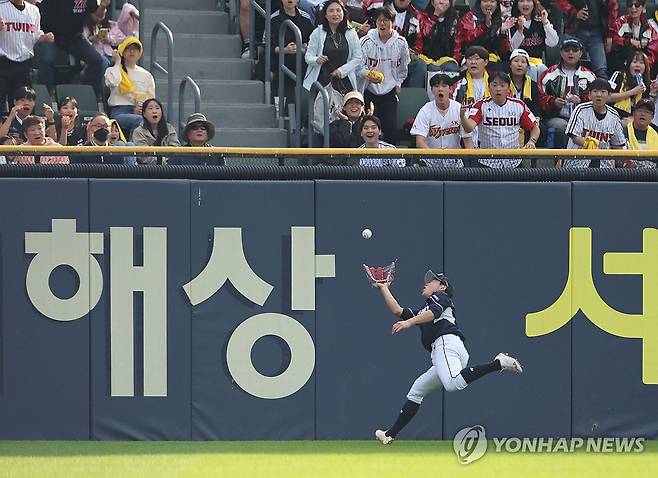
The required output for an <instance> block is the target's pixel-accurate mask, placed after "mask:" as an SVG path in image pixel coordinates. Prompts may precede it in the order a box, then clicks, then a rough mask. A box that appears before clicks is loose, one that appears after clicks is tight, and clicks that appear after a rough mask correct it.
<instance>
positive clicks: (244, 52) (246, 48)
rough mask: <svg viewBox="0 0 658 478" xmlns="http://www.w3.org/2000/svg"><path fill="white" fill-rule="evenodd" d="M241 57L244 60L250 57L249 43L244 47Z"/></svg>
mask: <svg viewBox="0 0 658 478" xmlns="http://www.w3.org/2000/svg"><path fill="white" fill-rule="evenodd" d="M240 58H242V59H243V60H248V59H249V45H247V46H245V47H244V49H243V50H242V55H240Z"/></svg>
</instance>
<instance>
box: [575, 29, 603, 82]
mask: <svg viewBox="0 0 658 478" xmlns="http://www.w3.org/2000/svg"><path fill="white" fill-rule="evenodd" d="M574 36H576V37H578V39H579V40H580V41H581V42H582V43H583V45H584V46H585V50H586V51H587V52H588V53H589V59H590V61H591V62H592V71H593V72H594V74H595V75H596V76H597V77H598V78H604V79H606V80H607V79H608V61H607V60H606V54H605V46H604V44H603V37H602V36H601V32H600V31H598V30H578V31H577V32H575V33H574Z"/></svg>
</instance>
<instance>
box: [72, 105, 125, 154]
mask: <svg viewBox="0 0 658 478" xmlns="http://www.w3.org/2000/svg"><path fill="white" fill-rule="evenodd" d="M111 127H112V126H111V123H110V118H108V117H107V115H106V114H105V113H96V114H95V115H94V116H93V117H92V118H91V120H89V123H87V133H86V134H87V141H85V143H84V145H83V146H110V142H109V137H110V129H111ZM123 162H124V161H123V158H122V157H120V156H110V155H105V154H95V155H93V156H92V155H89V156H87V155H84V156H77V155H76V156H72V157H71V163H72V164H123Z"/></svg>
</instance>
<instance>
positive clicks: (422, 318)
mask: <svg viewBox="0 0 658 478" xmlns="http://www.w3.org/2000/svg"><path fill="white" fill-rule="evenodd" d="M432 320H434V312H432V311H431V310H426V311H425V312H421V313H420V314H418V315H415V316H414V317H411V318H410V319H407V320H400V321H398V322H396V323H394V324H393V327H392V329H391V333H392V334H396V333H398V332H400V331H402V330H404V329H408V328H409V327H412V326H414V325H418V324H424V323H426V322H431V321H432Z"/></svg>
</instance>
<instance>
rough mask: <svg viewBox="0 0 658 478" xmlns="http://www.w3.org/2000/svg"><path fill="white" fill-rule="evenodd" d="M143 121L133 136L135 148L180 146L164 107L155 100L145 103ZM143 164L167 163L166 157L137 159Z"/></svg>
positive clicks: (150, 99) (151, 99)
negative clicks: (168, 121)
mask: <svg viewBox="0 0 658 478" xmlns="http://www.w3.org/2000/svg"><path fill="white" fill-rule="evenodd" d="M142 117H143V121H142V124H141V125H140V126H138V127H137V128H136V129H135V131H133V134H132V138H131V139H132V141H133V143H135V146H180V141H179V140H178V135H177V134H176V129H175V128H174V127H173V126H172V125H170V124H169V123H167V120H166V119H165V114H164V107H163V106H162V103H160V102H159V101H158V100H156V99H155V98H149V99H148V100H146V101H145V102H144V107H143V109H142ZM137 162H138V163H141V164H153V163H158V164H160V163H166V162H167V158H165V157H162V158H160V157H154V156H151V157H141V158H138V159H137Z"/></svg>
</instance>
